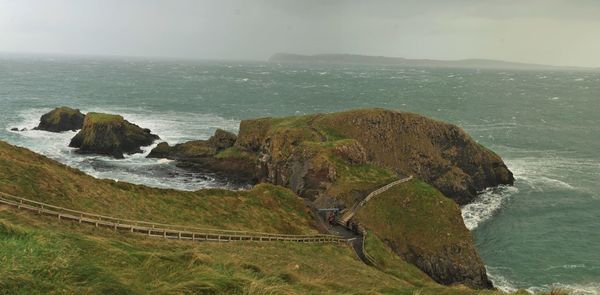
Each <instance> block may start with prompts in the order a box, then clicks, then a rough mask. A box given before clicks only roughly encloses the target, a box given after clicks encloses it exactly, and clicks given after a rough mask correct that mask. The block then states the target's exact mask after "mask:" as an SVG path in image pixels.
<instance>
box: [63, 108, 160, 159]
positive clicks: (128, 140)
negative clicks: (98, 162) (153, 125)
mask: <svg viewBox="0 0 600 295" xmlns="http://www.w3.org/2000/svg"><path fill="white" fill-rule="evenodd" d="M157 139H159V137H158V136H157V135H154V134H152V133H151V131H150V129H143V128H141V127H139V126H138V125H135V124H132V123H130V122H128V121H127V120H125V119H123V117H122V116H119V115H111V114H102V113H88V114H87V115H86V116H85V120H84V121H83V127H82V129H81V131H79V132H78V133H77V134H76V135H75V137H73V139H71V143H70V144H69V146H70V147H75V148H78V150H77V152H78V153H82V154H100V155H108V156H112V157H115V158H117V159H122V158H123V157H124V156H123V154H134V153H141V152H142V150H141V149H140V147H142V146H149V145H151V144H152V143H153V142H154V141H155V140H157Z"/></svg>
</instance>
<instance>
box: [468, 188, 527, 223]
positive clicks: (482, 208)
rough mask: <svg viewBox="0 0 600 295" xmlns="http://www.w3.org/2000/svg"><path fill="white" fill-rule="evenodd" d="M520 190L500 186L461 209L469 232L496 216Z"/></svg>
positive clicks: (483, 193)
mask: <svg viewBox="0 0 600 295" xmlns="http://www.w3.org/2000/svg"><path fill="white" fill-rule="evenodd" d="M518 191H519V190H518V189H517V188H516V187H514V186H498V187H494V188H489V189H487V190H485V191H483V192H482V193H480V194H479V195H478V196H477V198H475V200H474V201H473V202H472V203H470V204H467V205H464V206H463V207H462V208H461V212H462V217H463V221H464V222H465V226H466V227H467V228H468V229H469V230H473V229H475V228H477V226H478V225H479V224H481V223H482V222H484V221H486V220H488V219H490V218H491V217H492V216H494V213H496V212H497V211H498V210H499V209H500V208H501V207H502V205H503V204H504V203H505V202H506V201H507V200H508V199H509V198H510V196H512V195H513V194H515V193H517V192H518Z"/></svg>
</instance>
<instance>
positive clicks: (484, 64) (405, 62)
mask: <svg viewBox="0 0 600 295" xmlns="http://www.w3.org/2000/svg"><path fill="white" fill-rule="evenodd" d="M269 61H271V62H289V63H316V64H367V65H397V66H406V67H431V68H472V69H516V70H554V71H557V70H570V71H598V70H600V69H597V68H587V67H567V66H551V65H541V64H529V63H519V62H509V61H502V60H493V59H461V60H435V59H408V58H402V57H388V56H371V55H359V54H314V55H302V54H293V53H275V54H273V55H272V56H271V57H270V58H269Z"/></svg>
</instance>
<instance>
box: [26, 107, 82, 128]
mask: <svg viewBox="0 0 600 295" xmlns="http://www.w3.org/2000/svg"><path fill="white" fill-rule="evenodd" d="M84 119H85V115H84V114H82V113H81V112H80V111H79V110H76V109H72V108H68V107H60V108H55V109H54V110H52V111H50V112H48V113H46V114H44V115H43V116H42V117H41V118H40V124H39V125H38V126H37V127H35V128H34V130H44V131H50V132H62V131H69V130H72V131H76V130H79V129H81V127H82V126H83V120H84Z"/></svg>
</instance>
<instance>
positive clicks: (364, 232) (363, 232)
mask: <svg viewBox="0 0 600 295" xmlns="http://www.w3.org/2000/svg"><path fill="white" fill-rule="evenodd" d="M358 230H359V231H360V233H361V235H362V241H361V242H362V253H363V255H364V256H365V257H366V258H367V260H368V262H369V263H367V264H370V265H372V266H375V258H373V256H371V255H369V252H367V249H365V241H366V240H367V235H368V234H369V232H368V231H367V229H365V228H364V227H362V226H361V225H359V226H358Z"/></svg>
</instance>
